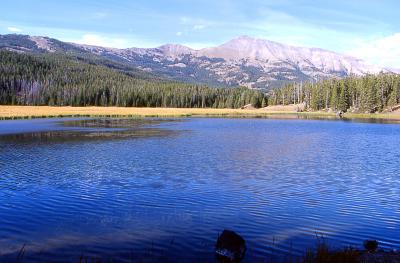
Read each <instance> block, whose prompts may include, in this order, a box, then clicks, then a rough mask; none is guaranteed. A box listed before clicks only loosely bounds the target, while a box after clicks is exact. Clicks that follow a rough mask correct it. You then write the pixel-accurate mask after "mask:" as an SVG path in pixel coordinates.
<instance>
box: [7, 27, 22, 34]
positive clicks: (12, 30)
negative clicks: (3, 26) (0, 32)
mask: <svg viewBox="0 0 400 263" xmlns="http://www.w3.org/2000/svg"><path fill="white" fill-rule="evenodd" d="M7 30H8V31H9V32H12V33H18V32H22V29H20V28H17V27H13V26H10V27H7Z"/></svg>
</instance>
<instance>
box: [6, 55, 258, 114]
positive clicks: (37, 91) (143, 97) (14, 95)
mask: <svg viewBox="0 0 400 263" xmlns="http://www.w3.org/2000/svg"><path fill="white" fill-rule="evenodd" d="M0 104H3V105H54V106H123V107H178V108H240V107H242V106H243V105H246V104H253V105H254V106H255V107H261V106H264V105H266V98H265V95H264V94H263V93H262V92H260V91H255V90H249V89H247V88H212V87H207V86H203V85H195V84H184V83H178V82H172V81H166V80H162V79H158V78H156V77H154V79H151V78H150V77H149V76H146V77H138V76H136V75H132V74H130V73H129V72H125V71H120V70H114V69H112V68H109V67H105V66H102V65H97V64H96V63H93V61H89V63H87V61H80V60H77V59H76V58H72V57H68V56H67V55H62V54H40V55H32V54H19V53H15V52H8V51H1V52H0Z"/></svg>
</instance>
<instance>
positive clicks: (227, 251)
mask: <svg viewBox="0 0 400 263" xmlns="http://www.w3.org/2000/svg"><path fill="white" fill-rule="evenodd" d="M215 253H216V255H217V257H218V259H220V261H221V262H239V261H240V260H242V259H243V257H244V254H245V253H246V242H245V241H244V239H243V238H242V237H241V236H239V235H238V234H236V233H235V232H233V231H230V230H224V231H223V232H222V234H221V235H219V236H218V240H217V244H216V245H215Z"/></svg>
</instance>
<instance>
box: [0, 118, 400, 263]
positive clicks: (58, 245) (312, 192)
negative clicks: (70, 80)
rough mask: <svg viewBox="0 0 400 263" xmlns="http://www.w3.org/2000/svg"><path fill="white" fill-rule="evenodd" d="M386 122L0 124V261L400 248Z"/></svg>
mask: <svg viewBox="0 0 400 263" xmlns="http://www.w3.org/2000/svg"><path fill="white" fill-rule="evenodd" d="M399 145H400V125H396V124H376V123H358V122H352V121H347V122H345V121H328V120H325V121H324V120H272V119H271V120H267V119H222V118H221V119H218V118H192V119H165V120H157V119H147V120H139V119H137V120H135V119H133V120H127V119H125V120H124V119H122V120H112V119H97V120H96V119H37V120H15V121H1V122H0V262H3V261H4V262H13V261H20V262H79V261H80V260H82V259H94V258H100V259H102V260H110V261H111V260H114V261H116V262H160V261H162V262H216V259H215V258H214V245H215V241H216V239H217V236H218V233H220V232H221V231H222V230H223V229H231V230H234V231H236V232H237V233H239V234H240V235H242V236H243V237H244V238H245V240H246V242H247V248H248V250H247V254H246V257H245V259H244V262H255V261H257V262H274V261H275V260H277V259H278V258H279V259H280V260H290V259H291V258H292V257H301V256H302V255H303V254H304V253H305V251H306V250H307V249H308V248H314V247H315V246H316V244H317V243H318V241H321V239H324V240H325V242H327V243H328V244H329V245H330V246H331V247H333V248H342V247H344V246H353V247H356V248H359V247H361V246H362V242H363V240H365V239H370V238H372V239H377V240H379V241H380V244H381V246H382V247H383V248H387V249H396V248H397V249H398V248H399V246H400V186H399V179H400V164H399V162H400V161H399V160H400V147H399Z"/></svg>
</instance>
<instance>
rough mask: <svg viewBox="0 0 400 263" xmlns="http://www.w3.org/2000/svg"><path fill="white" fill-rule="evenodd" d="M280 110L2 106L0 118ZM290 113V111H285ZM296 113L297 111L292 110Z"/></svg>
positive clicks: (248, 113)
mask: <svg viewBox="0 0 400 263" xmlns="http://www.w3.org/2000/svg"><path fill="white" fill-rule="evenodd" d="M274 113H278V114H279V113H280V112H271V111H266V110H264V109H254V110H242V109H210V108H206V109H198V108H191V109H186V108H133V107H132V108H127V107H50V106H0V118H2V119H11V118H29V117H32V118H34V117H65V116H119V117H123V116H125V117H135V116H137V117H154V116H157V117H185V116H263V115H270V114H274ZM285 113H290V112H285ZM292 113H295V112H292Z"/></svg>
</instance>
